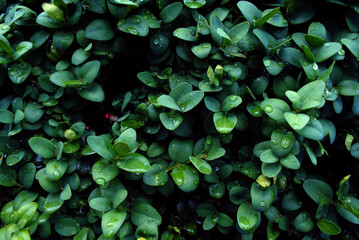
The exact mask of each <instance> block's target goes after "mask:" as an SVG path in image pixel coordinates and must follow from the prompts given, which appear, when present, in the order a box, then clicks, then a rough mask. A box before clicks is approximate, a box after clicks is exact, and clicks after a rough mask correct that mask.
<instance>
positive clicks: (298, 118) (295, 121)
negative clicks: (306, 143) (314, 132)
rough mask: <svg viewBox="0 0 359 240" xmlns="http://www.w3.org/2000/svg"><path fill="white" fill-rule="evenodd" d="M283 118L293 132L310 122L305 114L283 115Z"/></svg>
mask: <svg viewBox="0 0 359 240" xmlns="http://www.w3.org/2000/svg"><path fill="white" fill-rule="evenodd" d="M284 118H285V120H287V122H288V123H289V125H290V126H291V127H292V128H293V129H294V130H301V129H303V128H304V127H305V126H306V125H307V123H308V122H309V120H310V117H309V116H308V115H307V114H304V113H295V112H286V113H284Z"/></svg>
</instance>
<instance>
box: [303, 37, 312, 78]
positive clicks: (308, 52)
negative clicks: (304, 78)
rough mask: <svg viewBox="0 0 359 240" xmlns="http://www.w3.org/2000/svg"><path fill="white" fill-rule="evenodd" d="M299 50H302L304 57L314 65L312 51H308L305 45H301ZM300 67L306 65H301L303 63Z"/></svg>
mask: <svg viewBox="0 0 359 240" xmlns="http://www.w3.org/2000/svg"><path fill="white" fill-rule="evenodd" d="M301 48H302V50H303V53H304V55H305V57H306V58H307V59H308V60H310V61H312V62H314V63H315V57H314V55H313V53H312V50H310V48H309V47H308V46H307V45H305V44H302V46H301ZM302 65H308V64H303V63H302ZM313 80H314V79H313Z"/></svg>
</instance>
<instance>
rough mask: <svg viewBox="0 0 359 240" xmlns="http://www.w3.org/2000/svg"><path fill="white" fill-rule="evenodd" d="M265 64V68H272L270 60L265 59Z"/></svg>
mask: <svg viewBox="0 0 359 240" xmlns="http://www.w3.org/2000/svg"><path fill="white" fill-rule="evenodd" d="M263 64H264V66H266V67H269V66H270V60H268V59H264V60H263Z"/></svg>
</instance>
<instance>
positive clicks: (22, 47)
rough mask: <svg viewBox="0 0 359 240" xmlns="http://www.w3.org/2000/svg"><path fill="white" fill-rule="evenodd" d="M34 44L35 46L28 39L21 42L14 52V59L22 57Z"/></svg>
mask: <svg viewBox="0 0 359 240" xmlns="http://www.w3.org/2000/svg"><path fill="white" fill-rule="evenodd" d="M0 41H1V40H0ZM32 46H33V44H32V43H31V42H27V41H23V42H20V43H19V44H18V45H17V46H16V50H15V53H14V60H17V59H18V58H20V57H21V56H23V55H24V54H26V53H27V52H28V51H30V50H31V48H32Z"/></svg>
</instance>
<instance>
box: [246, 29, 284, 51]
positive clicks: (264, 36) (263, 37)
mask: <svg viewBox="0 0 359 240" xmlns="http://www.w3.org/2000/svg"><path fill="white" fill-rule="evenodd" d="M253 33H254V35H256V36H257V38H258V39H259V41H260V42H261V43H262V44H263V46H264V48H265V49H266V50H267V51H271V50H272V48H274V47H276V46H277V40H276V39H275V38H274V37H273V36H272V35H271V34H270V33H268V32H266V31H263V30H260V29H254V30H253ZM283 51H284V49H283Z"/></svg>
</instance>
